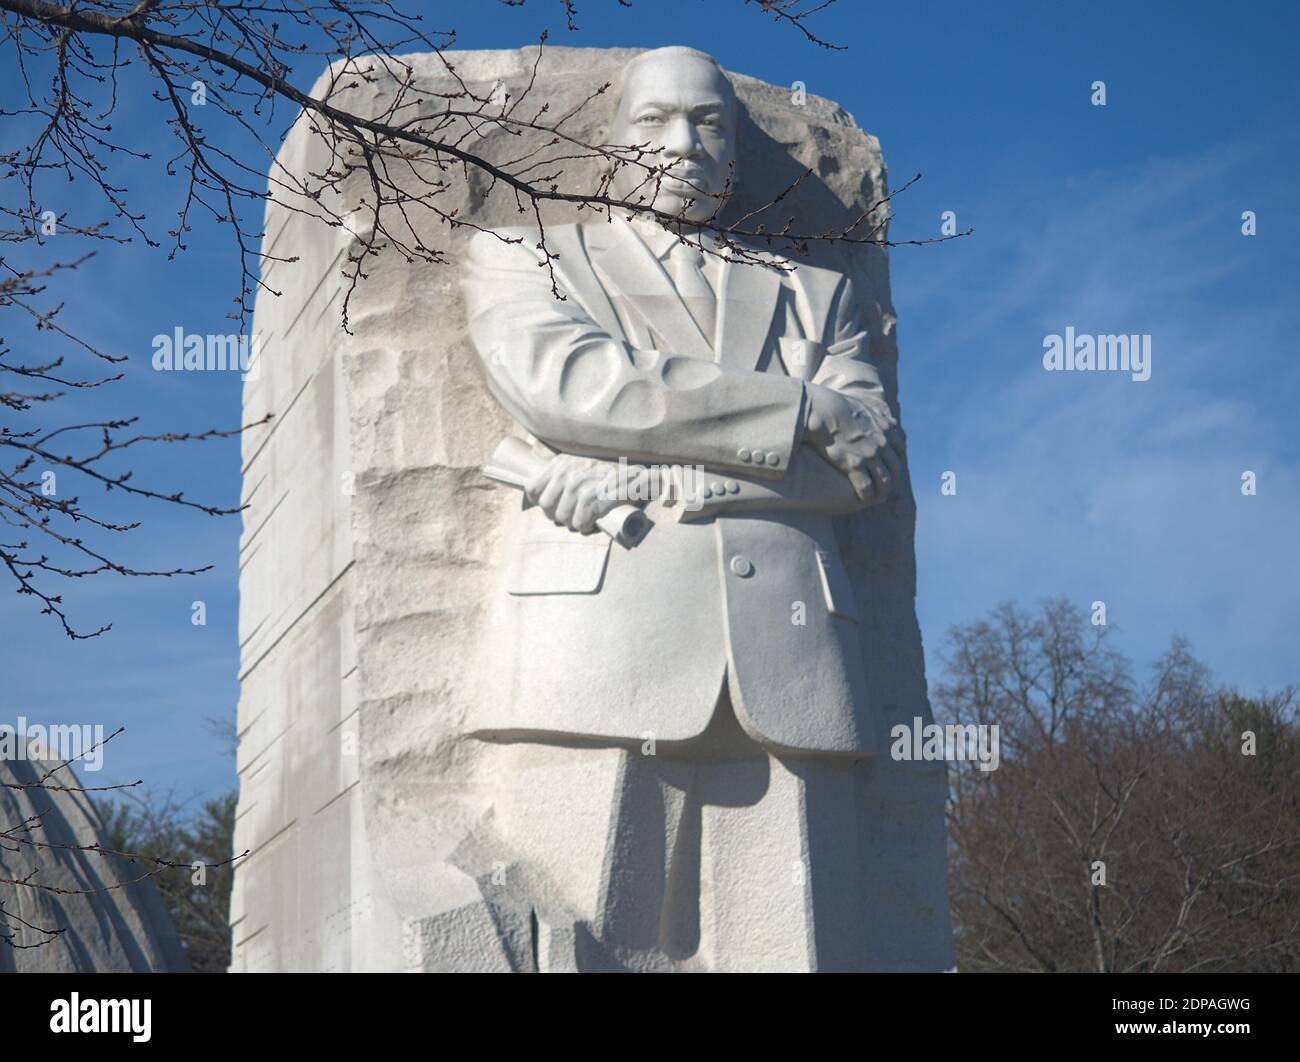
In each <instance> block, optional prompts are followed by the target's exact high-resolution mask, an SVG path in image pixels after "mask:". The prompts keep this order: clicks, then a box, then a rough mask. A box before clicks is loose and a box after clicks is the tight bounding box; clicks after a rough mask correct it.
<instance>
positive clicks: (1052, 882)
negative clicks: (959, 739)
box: [934, 600, 1300, 973]
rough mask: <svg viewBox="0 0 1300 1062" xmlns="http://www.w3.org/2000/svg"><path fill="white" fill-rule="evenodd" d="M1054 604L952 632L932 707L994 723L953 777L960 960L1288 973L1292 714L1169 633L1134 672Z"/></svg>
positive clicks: (1299, 858) (1043, 967)
mask: <svg viewBox="0 0 1300 1062" xmlns="http://www.w3.org/2000/svg"><path fill="white" fill-rule="evenodd" d="M1106 630H1107V629H1106V628H1105V627H1103V626H1096V627H1094V626H1091V625H1090V623H1089V621H1088V618H1087V617H1086V616H1085V615H1084V614H1083V613H1082V611H1081V610H1079V609H1078V608H1077V607H1074V606H1072V605H1069V604H1067V603H1065V602H1064V601H1060V600H1057V601H1051V602H1048V603H1047V604H1045V605H1044V607H1043V608H1042V610H1041V611H1040V612H1039V613H1038V614H1035V615H1031V614H1028V613H1026V612H1024V611H1023V610H1021V609H1019V608H1017V607H1015V606H1013V605H1003V606H1002V607H1000V608H999V609H997V610H995V611H994V612H993V613H992V615H990V616H989V617H988V618H987V619H985V620H982V621H979V622H976V623H972V624H968V625H965V626H961V627H958V628H956V629H955V630H954V631H953V632H952V634H951V637H950V642H949V647H948V653H947V656H946V660H945V664H946V674H945V675H944V677H943V680H942V681H941V682H940V683H939V684H938V685H937V686H936V688H935V691H934V700H935V707H936V714H937V715H938V716H940V717H941V718H943V719H945V720H948V721H951V722H956V723H961V724H969V723H975V724H981V723H982V724H997V725H998V726H999V728H1000V744H1001V762H1000V765H999V766H998V768H997V769H996V770H993V771H981V770H979V769H978V767H977V765H975V764H973V763H971V762H965V763H956V764H954V765H953V768H952V770H951V772H950V777H951V801H950V804H949V836H950V842H951V879H952V893H953V904H954V911H955V916H956V922H957V947H958V963H959V968H961V969H965V970H974V971H1011V970H1038V971H1043V972H1054V971H1087V970H1092V971H1098V972H1104V973H1109V972H1157V971H1192V970H1292V971H1294V970H1296V969H1300V718H1298V716H1297V711H1296V702H1295V700H1294V698H1293V696H1292V694H1291V692H1290V691H1284V692H1283V693H1281V694H1276V695H1269V696H1264V697H1261V698H1255V699H1251V698H1245V697H1241V696H1239V695H1238V694H1236V693H1233V692H1231V691H1224V690H1220V689H1216V688H1215V687H1214V685H1213V684H1212V682H1211V680H1210V677H1209V675H1208V673H1207V671H1206V669H1205V668H1204V666H1203V665H1201V664H1200V663H1199V662H1198V661H1197V660H1196V659H1195V658H1194V657H1193V656H1192V654H1191V652H1190V651H1189V649H1188V647H1187V645H1186V644H1185V643H1183V642H1182V641H1179V640H1175V641H1174V643H1173V645H1172V646H1171V648H1170V649H1169V651H1168V652H1167V653H1166V654H1165V655H1164V656H1163V657H1161V658H1160V660H1159V661H1158V662H1157V663H1156V664H1155V666H1154V670H1153V675H1152V677H1151V679H1150V681H1149V682H1146V683H1139V682H1137V681H1136V680H1135V679H1134V677H1133V675H1132V673H1131V668H1130V665H1129V663H1128V662H1127V660H1125V659H1124V658H1123V657H1122V656H1121V655H1120V654H1119V653H1118V652H1117V651H1116V650H1115V649H1114V648H1112V646H1111V644H1110V642H1111V639H1112V636H1111V635H1109V634H1107V632H1106Z"/></svg>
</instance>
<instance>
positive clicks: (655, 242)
mask: <svg viewBox="0 0 1300 1062" xmlns="http://www.w3.org/2000/svg"><path fill="white" fill-rule="evenodd" d="M628 223H629V224H630V225H631V226H632V230H633V231H634V232H635V233H636V234H637V235H638V236H639V237H640V238H641V242H642V243H644V244H645V245H646V246H647V247H649V248H650V253H651V254H653V255H654V256H655V257H656V258H658V259H659V260H660V261H661V262H662V261H666V260H667V258H668V253H669V252H670V251H671V250H672V249H673V246H674V245H675V244H676V243H677V242H678V237H677V234H676V233H674V232H669V231H668V230H667V229H665V228H664V227H663V226H662V225H660V224H659V222H657V221H655V220H654V218H652V217H647V216H646V215H644V214H634V215H633V216H631V217H630V218H628ZM709 239H710V237H709V236H708V235H706V234H705V233H702V232H701V233H696V234H695V235H694V236H691V235H686V240H687V242H688V243H695V244H697V245H700V246H707V244H706V243H705V241H707V240H709ZM706 260H707V256H706Z"/></svg>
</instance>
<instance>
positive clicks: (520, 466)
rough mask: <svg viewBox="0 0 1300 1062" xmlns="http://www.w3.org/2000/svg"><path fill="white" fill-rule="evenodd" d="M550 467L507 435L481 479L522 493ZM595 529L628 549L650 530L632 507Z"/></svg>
mask: <svg viewBox="0 0 1300 1062" xmlns="http://www.w3.org/2000/svg"><path fill="white" fill-rule="evenodd" d="M550 463H551V458H549V457H547V456H546V455H545V454H542V453H538V452H537V451H536V450H534V449H533V448H532V447H531V446H529V445H528V444H527V443H526V442H524V440H523V439H519V438H516V437H515V436H513V435H510V436H507V437H506V438H504V439H502V440H501V443H500V445H499V446H497V448H496V449H495V450H493V451H492V456H491V457H490V458H489V459H488V463H487V464H486V465H484V466H483V475H485V476H487V477H488V479H493V480H496V481H497V482H498V483H505V484H508V485H509V486H511V487H518V488H519V489H520V490H523V489H524V487H526V486H527V485H528V484H529V483H530V482H532V481H533V480H534V479H536V478H537V477H538V476H540V475H541V474H542V473H543V472H545V471H546V467H547V466H548V465H549V464H550ZM596 526H597V527H598V528H600V529H601V530H602V531H604V532H605V534H607V535H609V537H610V538H612V539H613V540H614V541H615V542H617V543H618V544H619V545H620V546H626V547H627V548H629V549H630V548H631V547H632V546H635V545H636V544H637V543H638V542H640V541H641V539H643V538H645V534H646V532H647V531H649V530H650V521H649V520H648V519H647V518H646V515H645V513H643V512H642V511H641V510H640V509H638V508H637V507H636V506H635V505H618V506H615V507H614V508H613V509H611V510H610V511H609V512H607V513H606V514H605V515H604V516H602V517H601V518H600V519H599V520H597V521H596Z"/></svg>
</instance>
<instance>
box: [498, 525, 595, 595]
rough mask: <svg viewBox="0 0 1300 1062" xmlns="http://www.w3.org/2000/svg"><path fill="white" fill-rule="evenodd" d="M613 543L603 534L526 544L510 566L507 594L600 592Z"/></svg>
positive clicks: (574, 534) (534, 541)
mask: <svg viewBox="0 0 1300 1062" xmlns="http://www.w3.org/2000/svg"><path fill="white" fill-rule="evenodd" d="M610 542H611V539H610V538H609V536H608V535H605V534H602V533H601V532H599V531H597V532H595V533H594V534H591V535H579V534H578V533H577V532H570V533H569V537H568V538H565V539H532V540H529V541H525V542H524V543H523V544H522V545H521V546H520V548H519V551H518V552H517V553H516V555H515V556H514V558H513V559H512V560H511V562H510V564H509V567H508V570H507V574H506V592H507V593H509V594H513V595H514V596H516V597H528V596H533V595H538V594H595V593H598V592H599V591H600V587H601V583H602V582H603V581H604V579H605V565H606V564H607V563H608V561H609V547H610Z"/></svg>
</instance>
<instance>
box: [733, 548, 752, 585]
mask: <svg viewBox="0 0 1300 1062" xmlns="http://www.w3.org/2000/svg"><path fill="white" fill-rule="evenodd" d="M731 570H732V571H733V572H735V573H736V574H737V575H739V576H740V577H741V578H742V579H744V578H747V577H748V576H749V575H751V574H753V571H754V566H753V565H752V564H750V563H749V558H748V557H745V556H743V555H742V554H739V553H737V554H736V555H735V556H734V557H732V558H731Z"/></svg>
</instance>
